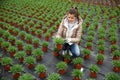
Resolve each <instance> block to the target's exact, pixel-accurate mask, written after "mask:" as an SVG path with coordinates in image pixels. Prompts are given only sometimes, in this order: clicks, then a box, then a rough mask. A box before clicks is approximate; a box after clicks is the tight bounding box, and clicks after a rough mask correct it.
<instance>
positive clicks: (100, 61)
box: [96, 54, 104, 65]
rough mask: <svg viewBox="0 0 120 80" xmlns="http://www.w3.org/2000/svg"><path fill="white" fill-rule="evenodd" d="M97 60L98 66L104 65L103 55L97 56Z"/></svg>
mask: <svg viewBox="0 0 120 80" xmlns="http://www.w3.org/2000/svg"><path fill="white" fill-rule="evenodd" d="M96 59H97V64H99V65H102V64H103V60H104V55H103V54H97V56H96Z"/></svg>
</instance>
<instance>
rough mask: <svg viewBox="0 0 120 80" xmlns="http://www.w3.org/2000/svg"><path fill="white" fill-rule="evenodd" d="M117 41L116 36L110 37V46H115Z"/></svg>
mask: <svg viewBox="0 0 120 80" xmlns="http://www.w3.org/2000/svg"><path fill="white" fill-rule="evenodd" d="M117 40H118V38H117V36H111V37H110V41H111V44H116V42H117Z"/></svg>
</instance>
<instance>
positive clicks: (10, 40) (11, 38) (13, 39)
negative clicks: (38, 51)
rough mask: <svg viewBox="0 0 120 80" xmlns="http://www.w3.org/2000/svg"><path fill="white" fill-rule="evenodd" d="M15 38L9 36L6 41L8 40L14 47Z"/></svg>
mask: <svg viewBox="0 0 120 80" xmlns="http://www.w3.org/2000/svg"><path fill="white" fill-rule="evenodd" d="M15 39H16V38H15V37H14V36H9V37H8V40H9V42H10V43H11V44H12V45H15Z"/></svg>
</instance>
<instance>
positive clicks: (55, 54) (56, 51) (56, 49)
mask: <svg viewBox="0 0 120 80" xmlns="http://www.w3.org/2000/svg"><path fill="white" fill-rule="evenodd" d="M53 54H54V56H55V57H58V56H59V50H58V48H56V47H54V52H53Z"/></svg>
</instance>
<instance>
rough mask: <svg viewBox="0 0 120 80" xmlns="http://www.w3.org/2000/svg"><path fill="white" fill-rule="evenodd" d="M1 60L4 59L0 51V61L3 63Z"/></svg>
mask: <svg viewBox="0 0 120 80" xmlns="http://www.w3.org/2000/svg"><path fill="white" fill-rule="evenodd" d="M1 60H2V53H0V63H1Z"/></svg>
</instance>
